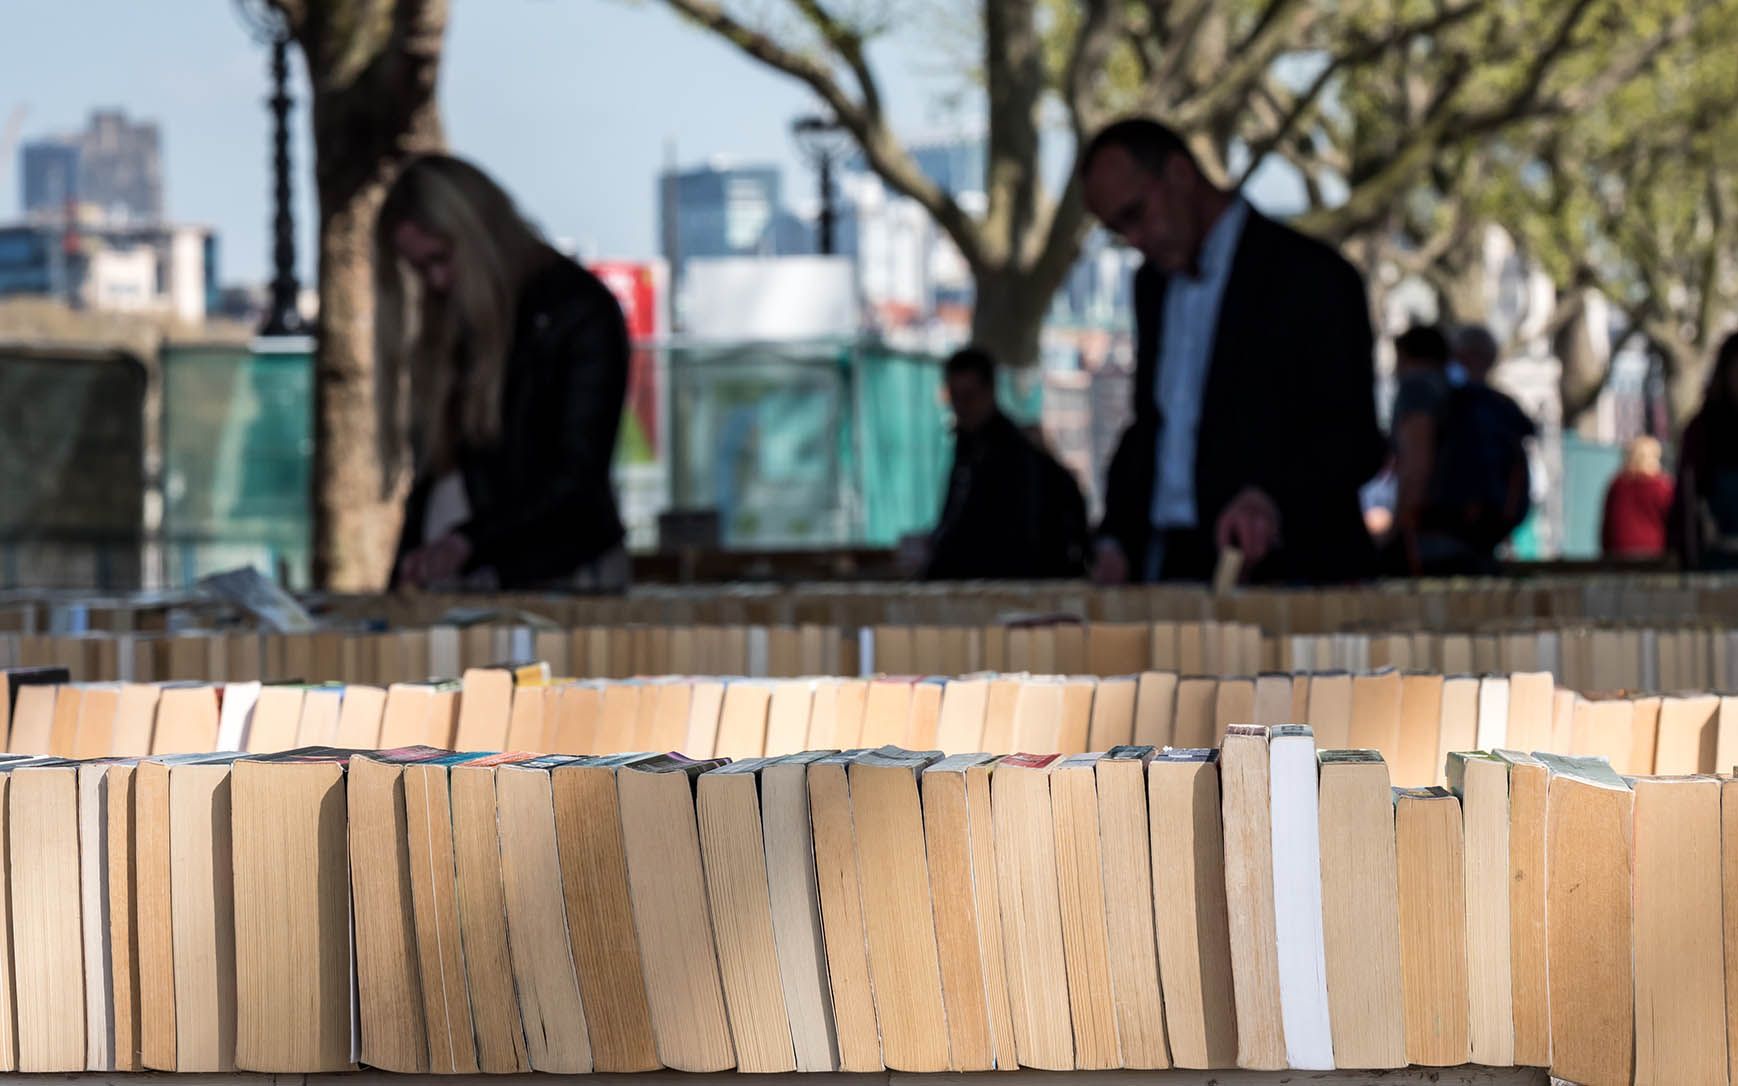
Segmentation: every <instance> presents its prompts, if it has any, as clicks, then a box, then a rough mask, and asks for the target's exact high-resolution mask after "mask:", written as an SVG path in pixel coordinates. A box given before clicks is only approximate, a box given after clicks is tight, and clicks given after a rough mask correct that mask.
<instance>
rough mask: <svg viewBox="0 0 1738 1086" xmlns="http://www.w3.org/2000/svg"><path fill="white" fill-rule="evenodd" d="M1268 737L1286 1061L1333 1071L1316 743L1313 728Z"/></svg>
mask: <svg viewBox="0 0 1738 1086" xmlns="http://www.w3.org/2000/svg"><path fill="white" fill-rule="evenodd" d="M1269 734H1270V739H1269V741H1268V755H1269V767H1270V768H1269V772H1270V774H1271V783H1270V789H1271V791H1270V793H1269V794H1270V803H1271V810H1272V812H1273V914H1274V922H1275V930H1276V932H1277V935H1278V938H1279V1005H1280V1013H1281V1017H1282V1020H1283V1021H1284V1023H1285V1056H1286V1063H1287V1064H1289V1065H1290V1066H1291V1067H1292V1068H1294V1069H1296V1070H1299V1071H1331V1070H1333V1068H1334V1039H1333V1031H1332V1029H1331V1024H1330V1022H1329V1018H1328V967H1327V951H1326V947H1325V945H1324V942H1323V938H1322V857H1321V832H1320V829H1319V824H1320V823H1319V820H1318V818H1317V808H1316V772H1317V770H1316V740H1315V735H1314V733H1312V732H1311V731H1310V728H1309V726H1308V725H1304V724H1287V725H1284V726H1282V727H1277V728H1274V729H1273V730H1272V732H1271V733H1269Z"/></svg>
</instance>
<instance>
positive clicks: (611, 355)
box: [374, 155, 628, 591]
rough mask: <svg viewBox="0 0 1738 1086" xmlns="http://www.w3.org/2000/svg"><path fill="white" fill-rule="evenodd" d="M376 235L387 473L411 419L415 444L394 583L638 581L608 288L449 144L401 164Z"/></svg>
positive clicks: (616, 335)
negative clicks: (623, 504) (622, 469)
mask: <svg viewBox="0 0 1738 1086" xmlns="http://www.w3.org/2000/svg"><path fill="white" fill-rule="evenodd" d="M374 245H375V269H376V271H375V274H376V294H375V299H376V302H375V304H376V310H375V340H376V361H377V365H378V373H379V380H380V385H379V404H380V410H381V433H382V435H383V442H382V459H383V462H384V464H385V467H386V475H385V477H386V479H387V480H388V481H389V483H390V481H391V480H393V479H396V478H397V476H398V472H399V463H398V460H399V450H400V448H401V447H402V445H403V435H404V434H405V433H406V432H408V435H409V439H410V440H409V446H410V449H411V452H412V455H413V457H414V461H413V463H412V465H411V468H412V472H413V475H412V485H411V490H410V496H409V499H408V500H407V501H406V504H405V511H404V512H405V516H404V527H403V530H402V534H401V536H400V539H399V547H398V557H397V559H396V561H395V562H394V565H393V574H392V583H393V584H394V586H398V587H415V588H431V589H493V588H574V589H579V590H592V591H611V590H619V589H621V588H624V587H625V586H626V583H627V573H628V564H627V556H626V553H625V552H624V551H623V550H622V538H623V531H622V523H621V519H620V517H619V515H618V513H617V510H616V502H615V495H614V493H613V491H612V489H611V483H610V460H611V457H612V456H613V454H614V451H615V445H616V431H617V429H618V427H619V426H620V424H621V415H622V405H623V400H624V397H625V395H626V389H627V373H628V337H627V328H626V325H625V323H624V321H623V319H622V312H621V308H620V306H619V305H618V304H617V303H616V300H615V297H614V296H613V295H612V294H611V293H610V291H609V288H607V287H605V286H604V285H603V283H602V282H601V281H599V280H598V278H597V277H596V276H594V275H592V274H591V273H590V272H588V271H586V270H585V269H584V268H581V267H580V266H579V265H577V264H575V263H574V262H573V261H571V260H568V259H566V258H565V257H563V256H561V255H560V254H559V253H557V252H556V251H555V250H554V249H552V248H550V246H549V245H548V244H547V243H546V242H544V240H543V239H542V237H540V236H539V235H538V233H537V231H536V230H535V229H533V228H532V227H531V225H530V224H529V223H527V222H526V221H525V219H524V218H523V217H522V216H521V215H520V214H519V212H518V210H517V209H516V208H515V207H514V205H513V202H512V200H511V199H510V198H509V197H508V196H507V194H506V193H505V192H503V191H502V190H501V188H500V186H499V185H497V184H495V182H494V181H492V180H490V179H489V177H488V176H487V175H485V174H484V173H483V172H482V171H481V170H479V169H477V168H476V167H475V166H472V165H471V164H469V163H467V162H464V161H462V160H460V159H457V158H452V157H449V156H446V155H425V156H422V157H419V158H416V159H413V160H412V161H411V162H410V163H409V164H408V165H407V166H406V167H405V168H404V171H403V172H402V173H401V174H400V175H399V177H398V179H397V181H396V182H394V184H393V186H392V189H391V191H390V192H389V193H388V194H387V197H386V201H385V203H384V204H383V205H382V206H381V209H380V217H379V220H378V222H377V224H376V229H375V236H374Z"/></svg>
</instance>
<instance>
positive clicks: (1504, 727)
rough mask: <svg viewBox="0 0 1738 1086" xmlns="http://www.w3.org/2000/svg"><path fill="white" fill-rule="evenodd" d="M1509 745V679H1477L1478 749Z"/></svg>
mask: <svg viewBox="0 0 1738 1086" xmlns="http://www.w3.org/2000/svg"><path fill="white" fill-rule="evenodd" d="M1508 745H1509V680H1508V679H1507V678H1504V677H1502V676H1496V675H1493V676H1490V677H1488V678H1485V679H1482V680H1480V681H1479V727H1478V749H1480V750H1500V749H1502V748H1503V747H1506V746H1508Z"/></svg>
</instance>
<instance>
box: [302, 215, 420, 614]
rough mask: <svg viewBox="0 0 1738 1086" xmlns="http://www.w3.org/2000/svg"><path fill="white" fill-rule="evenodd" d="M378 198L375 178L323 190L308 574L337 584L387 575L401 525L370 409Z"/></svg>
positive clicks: (363, 584) (349, 585) (360, 586)
mask: <svg viewBox="0 0 1738 1086" xmlns="http://www.w3.org/2000/svg"><path fill="white" fill-rule="evenodd" d="M384 196H385V185H384V183H382V182H380V181H373V182H370V183H369V184H368V185H366V186H365V187H363V188H362V189H360V190H359V191H356V192H354V193H350V194H347V195H344V194H336V193H334V194H327V193H325V192H322V193H321V196H320V243H319V244H320V269H321V275H320V323H319V337H320V351H319V356H318V363H317V368H316V371H315V372H316V380H315V383H314V399H315V415H314V568H315V574H314V577H315V583H317V584H320V585H322V586H324V587H326V588H329V589H334V590H338V591H352V592H353V591H367V590H371V589H376V588H379V587H380V586H381V585H382V584H383V583H385V580H386V576H387V574H388V572H389V571H390V563H391V561H392V552H393V546H394V544H395V542H396V541H397V533H398V524H399V509H398V495H397V494H396V493H393V494H391V495H388V494H385V493H383V491H384V487H385V482H386V481H385V480H383V479H382V478H381V474H380V453H379V445H378V443H377V441H378V439H377V435H376V427H375V411H374V344H373V340H372V329H373V299H374V278H373V276H374V259H373V252H372V242H373V226H374V214H375V212H376V211H377V210H378V209H379V207H380V202H381V200H382V199H383V198H384Z"/></svg>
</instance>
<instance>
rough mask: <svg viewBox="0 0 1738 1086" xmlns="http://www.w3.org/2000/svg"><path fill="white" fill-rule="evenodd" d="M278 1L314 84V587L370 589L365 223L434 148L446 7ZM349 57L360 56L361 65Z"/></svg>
mask: <svg viewBox="0 0 1738 1086" xmlns="http://www.w3.org/2000/svg"><path fill="white" fill-rule="evenodd" d="M279 3H281V4H285V6H286V10H288V11H289V12H290V14H291V16H292V25H295V26H296V28H297V30H296V37H297V40H298V41H299V42H300V43H301V46H302V51H303V55H304V56H305V57H306V58H307V59H308V71H309V78H310V81H311V82H312V84H313V89H314V95H313V123H314V172H315V187H316V190H317V192H318V195H319V201H320V239H319V252H320V317H319V322H318V325H317V327H316V334H317V336H318V342H319V347H318V354H317V357H316V363H315V382H314V480H313V485H314V562H313V565H314V570H313V572H314V583H315V584H317V585H320V586H321V587H324V588H328V589H333V590H338V591H366V590H372V589H377V588H379V587H380V586H381V585H382V584H383V583H384V582H385V580H386V577H387V574H388V573H389V571H390V563H391V559H392V550H393V544H394V543H395V541H396V540H397V535H398V519H399V518H398V508H397V506H398V503H397V501H396V500H394V499H393V498H389V497H387V496H385V494H384V491H385V490H386V488H387V485H388V484H391V483H395V482H397V481H396V480H383V479H382V478H381V471H380V449H379V444H378V438H377V436H376V427H375V408H374V403H375V401H374V396H375V389H374V343H373V315H374V254H373V244H372V242H373V232H374V217H375V214H376V212H377V211H378V210H379V208H380V203H381V201H382V200H383V199H384V198H385V193H386V186H387V184H388V183H389V182H390V181H391V179H392V177H393V175H394V174H395V173H396V172H397V169H398V167H399V165H400V164H401V163H402V162H403V161H404V160H405V158H407V157H408V156H410V155H412V154H415V153H417V152H420V151H428V150H436V149H439V148H440V147H441V146H442V137H441V125H440V113H439V110H438V107H437V104H436V100H435V83H436V78H437V76H438V74H439V69H440V54H441V46H442V39H443V37H444V35H445V32H446V23H447V3H446V0H349V2H348V3H337V4H326V5H308V6H306V7H304V6H302V5H300V4H294V3H288V2H287V0H279ZM358 58H361V59H360V61H359V60H358Z"/></svg>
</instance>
